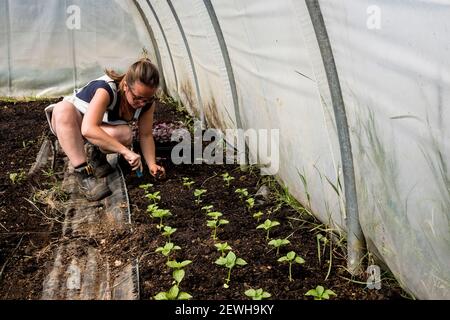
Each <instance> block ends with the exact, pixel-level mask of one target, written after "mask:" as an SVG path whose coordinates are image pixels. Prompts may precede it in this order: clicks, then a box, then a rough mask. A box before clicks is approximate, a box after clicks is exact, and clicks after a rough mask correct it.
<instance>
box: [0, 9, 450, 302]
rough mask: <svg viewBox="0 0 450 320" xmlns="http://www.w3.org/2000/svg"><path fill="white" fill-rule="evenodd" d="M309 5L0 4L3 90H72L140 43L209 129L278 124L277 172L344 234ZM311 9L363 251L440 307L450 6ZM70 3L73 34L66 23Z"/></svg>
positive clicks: (445, 237)
mask: <svg viewBox="0 0 450 320" xmlns="http://www.w3.org/2000/svg"><path fill="white" fill-rule="evenodd" d="M306 2H316V1H314V0H311V1H310V0H306ZM306 2H305V1H300V0H299V1H297V0H295V1H294V0H264V1H262V0H245V1H229V0H211V1H209V0H189V1H188V0H172V1H169V0H137V1H98V0H97V1H87V0H86V1H81V0H80V1H67V2H64V1H56V0H55V1H45V2H42V1H41V2H39V1H31V0H28V1H25V0H15V1H5V0H0V9H1V14H0V26H1V33H0V37H1V39H0V49H1V51H0V52H1V55H0V95H7V94H11V95H28V94H30V93H34V94H46V95H49V94H53V95H56V94H60V93H61V92H65V91H70V90H71V89H72V87H73V85H74V83H76V84H77V85H79V84H80V83H82V82H85V81H87V80H89V79H90V78H92V77H93V76H94V75H95V76H96V75H97V73H98V72H101V70H102V68H103V67H115V68H118V69H120V68H124V67H125V66H126V65H127V64H128V63H129V62H130V61H133V60H134V59H135V58H136V57H137V56H138V55H139V52H140V51H141V48H142V47H145V48H147V49H148V50H149V51H150V54H151V57H152V59H154V61H155V62H156V63H157V64H158V66H159V67H160V68H161V70H162V73H163V75H164V84H165V85H166V89H167V91H168V92H169V93H170V94H171V95H173V96H174V97H176V98H178V99H180V100H181V101H183V103H184V104H185V106H186V107H187V108H188V110H189V111H190V112H191V113H192V114H194V115H196V116H199V117H202V116H205V118H206V121H207V123H208V124H209V125H210V126H212V127H216V128H221V129H226V128H244V129H250V128H252V129H279V130H280V142H279V150H280V170H279V172H278V174H277V178H278V179H279V181H281V182H282V183H284V184H286V186H287V187H288V188H289V191H290V192H291V193H292V194H293V195H294V196H295V197H297V198H298V199H299V200H300V201H301V202H302V203H303V204H305V205H306V206H308V207H310V208H311V210H312V211H313V212H314V214H315V215H316V216H317V217H318V218H319V219H320V220H322V221H323V222H325V223H327V224H328V225H330V226H332V227H333V228H336V229H340V230H344V231H345V230H346V228H347V227H346V213H345V209H344V208H345V207H346V206H345V201H346V197H345V196H344V190H345V185H344V183H343V181H344V179H343V173H342V163H341V150H342V144H341V143H340V142H339V139H338V133H339V129H341V128H338V126H337V125H336V119H335V113H334V109H333V106H334V105H333V103H334V101H333V99H332V96H331V94H330V83H329V82H328V78H327V76H326V73H325V68H324V62H323V61H324V60H323V57H322V55H321V50H320V48H319V41H318V36H317V34H316V30H315V25H314V24H313V22H312V21H313V20H312V19H311V12H310V11H309V10H308V8H307V5H306ZM317 2H318V4H319V8H320V11H321V14H322V15H323V20H324V22H325V26H326V29H327V32H328V37H329V41H330V43H331V48H332V52H333V57H334V60H335V66H336V71H337V74H338V76H339V80H340V88H341V89H342V96H343V100H344V103H345V110H346V116H347V121H348V128H349V132H350V141H351V147H352V154H351V155H350V156H352V158H353V162H354V168H353V171H354V173H355V176H356V194H355V197H356V200H357V205H358V206H357V208H358V211H359V217H360V222H361V227H362V230H363V232H364V236H365V238H366V241H367V244H368V246H369V248H370V249H371V251H372V252H374V253H375V254H376V255H377V256H378V257H380V258H381V259H382V260H383V261H384V262H385V263H386V264H387V266H388V267H389V268H390V269H391V270H392V271H393V273H394V275H395V276H396V278H397V279H398V280H399V281H400V282H401V283H402V285H403V286H404V287H405V288H406V289H407V290H409V291H410V292H411V293H412V294H413V295H414V296H416V297H417V298H420V299H430V298H441V299H442V298H444V299H450V268H449V266H450V223H449V216H450V173H449V171H448V168H447V166H448V164H449V156H450V146H449V141H450V139H449V138H450V137H449V130H448V129H447V127H448V125H449V124H450V114H449V111H448V108H446V105H447V104H448V103H449V102H450V74H449V73H450V59H449V58H448V57H449V54H450V52H449V44H448V43H449V42H448V39H449V36H450V34H449V30H450V20H449V19H448V17H449V16H450V4H448V3H447V1H438V0H428V1H426V0H415V1H412V0H396V1H392V0H384V1H381V0H371V1H366V0H322V1H317ZM44 3H45V4H44ZM71 4H78V5H79V7H80V8H81V17H82V27H81V29H79V30H67V27H66V26H65V23H66V22H67V17H68V15H67V11H66V8H67V6H69V5H71ZM8 7H9V8H8ZM5 8H7V9H8V12H9V14H8V15H7V17H5ZM33 8H34V11H33ZM85 14H86V16H85ZM27 15H28V16H27ZM6 18H7V19H6ZM22 20H26V21H27V23H25V22H24V21H22ZM21 21H22V22H21ZM35 26H38V27H39V28H38V29H36V28H35ZM84 28H86V29H84ZM35 30H39V31H35ZM44 31H45V32H44ZM94 39H95V41H93V40H94ZM94 44H95V45H94ZM54 48H56V50H54ZM74 50H75V51H74ZM74 52H75V54H74ZM74 57H75V58H74ZM74 70H75V71H76V72H74ZM8 79H9V80H8ZM250 151H251V152H252V153H253V156H256V155H255V153H257V152H258V151H257V150H256V149H251V150H250ZM301 177H303V179H301ZM340 186H341V187H340ZM355 202H356V201H355Z"/></svg>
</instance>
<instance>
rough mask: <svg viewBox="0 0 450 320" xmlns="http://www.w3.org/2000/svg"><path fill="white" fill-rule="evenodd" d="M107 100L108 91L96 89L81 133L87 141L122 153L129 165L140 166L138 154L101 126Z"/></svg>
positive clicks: (104, 148) (108, 99) (135, 167)
mask: <svg viewBox="0 0 450 320" xmlns="http://www.w3.org/2000/svg"><path fill="white" fill-rule="evenodd" d="M109 102H110V97H109V94H108V91H106V90H105V89H103V88H99V89H97V91H96V92H95V95H94V97H93V98H92V100H91V102H90V103H89V108H88V110H87V112H86V114H85V115H84V117H83V122H82V124H81V134H82V135H83V136H84V137H85V138H86V139H88V140H89V142H91V143H92V144H95V145H96V146H98V147H100V148H101V149H103V150H105V151H107V152H111V153H119V154H121V155H123V156H124V158H125V159H126V160H127V161H128V162H129V163H130V165H131V167H133V169H137V168H139V167H141V166H142V165H141V159H140V156H139V155H138V154H136V153H134V152H132V151H131V150H130V149H128V148H127V147H126V146H124V145H123V144H121V143H120V142H119V141H117V140H116V139H115V138H113V137H111V136H110V135H109V134H108V133H106V132H105V131H104V130H103V129H102V128H101V124H102V120H103V115H104V114H105V112H106V108H107V107H108V105H109Z"/></svg>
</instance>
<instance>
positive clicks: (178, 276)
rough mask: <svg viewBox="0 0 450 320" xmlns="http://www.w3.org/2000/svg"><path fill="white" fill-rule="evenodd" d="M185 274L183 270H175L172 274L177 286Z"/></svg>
mask: <svg viewBox="0 0 450 320" xmlns="http://www.w3.org/2000/svg"><path fill="white" fill-rule="evenodd" d="M185 274H186V273H185V272H184V270H183V269H178V270H175V271H174V272H173V274H172V276H173V278H174V279H175V281H176V283H177V284H178V285H179V284H180V283H181V281H182V280H183V279H184V276H185Z"/></svg>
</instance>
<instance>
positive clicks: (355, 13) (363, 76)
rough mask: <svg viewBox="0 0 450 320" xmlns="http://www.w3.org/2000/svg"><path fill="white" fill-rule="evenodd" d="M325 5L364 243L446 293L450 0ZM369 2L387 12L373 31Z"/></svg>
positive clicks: (418, 282)
mask: <svg viewBox="0 0 450 320" xmlns="http://www.w3.org/2000/svg"><path fill="white" fill-rule="evenodd" d="M321 5H322V11H323V14H324V17H325V20H326V23H327V27H328V30H329V35H330V39H331V42H332V45H333V49H334V53H335V54H334V55H335V60H336V65H337V68H338V73H339V76H340V78H341V86H342V89H343V94H344V99H345V101H346V107H347V116H348V119H349V126H350V130H351V133H352V134H351V138H352V145H353V154H354V159H355V169H356V176H357V186H358V188H357V190H358V201H359V209H360V217H361V225H362V228H363V230H364V234H365V236H366V239H367V240H368V241H370V242H372V244H373V245H374V246H375V247H376V249H377V250H378V252H379V254H381V256H382V257H383V259H384V260H385V262H386V263H387V264H388V266H389V267H390V269H391V270H392V271H393V273H394V274H395V275H396V277H397V278H398V279H399V280H400V281H401V283H403V284H405V285H406V286H407V287H408V288H410V289H412V292H413V293H414V294H415V295H416V296H417V297H418V298H435V299H439V298H447V299H448V298H450V292H449V288H450V268H449V266H450V224H449V215H450V191H449V190H450V176H449V173H448V171H447V166H448V159H449V156H450V149H449V147H450V146H449V143H448V141H450V140H449V139H450V135H449V132H448V130H446V126H448V124H449V123H450V113H449V112H448V109H446V108H445V105H446V104H448V103H449V98H450V62H449V59H448V55H449V44H448V43H449V42H448V36H449V34H448V30H449V27H450V23H449V21H448V17H449V15H450V3H444V2H442V1H440V2H437V1H415V2H411V1H395V2H392V1H387V0H386V1H370V2H369V1H359V0H358V1H356V0H351V1H348V0H346V1H333V2H331V1H321ZM369 6H372V7H371V10H372V11H370V12H376V11H373V10H379V12H380V14H381V20H380V29H369V28H368V27H367V17H368V16H367V14H365V12H366V10H367V8H368V7H369ZM350 17H352V19H350ZM386 53H389V54H386ZM362 70H364V72H361V71H362Z"/></svg>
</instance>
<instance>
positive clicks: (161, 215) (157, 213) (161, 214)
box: [152, 209, 172, 229]
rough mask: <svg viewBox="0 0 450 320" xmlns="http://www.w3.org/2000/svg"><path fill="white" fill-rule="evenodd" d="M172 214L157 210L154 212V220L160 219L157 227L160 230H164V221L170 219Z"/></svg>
mask: <svg viewBox="0 0 450 320" xmlns="http://www.w3.org/2000/svg"><path fill="white" fill-rule="evenodd" d="M171 215H172V214H171V213H170V211H169V210H165V209H156V210H154V211H153V212H152V218H156V219H159V225H158V226H157V228H158V229H162V227H164V225H163V219H164V218H166V217H170V216H171Z"/></svg>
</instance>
